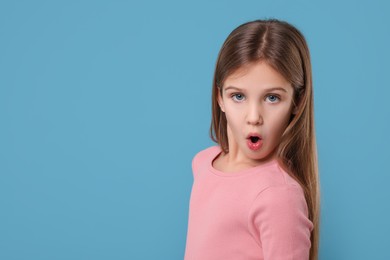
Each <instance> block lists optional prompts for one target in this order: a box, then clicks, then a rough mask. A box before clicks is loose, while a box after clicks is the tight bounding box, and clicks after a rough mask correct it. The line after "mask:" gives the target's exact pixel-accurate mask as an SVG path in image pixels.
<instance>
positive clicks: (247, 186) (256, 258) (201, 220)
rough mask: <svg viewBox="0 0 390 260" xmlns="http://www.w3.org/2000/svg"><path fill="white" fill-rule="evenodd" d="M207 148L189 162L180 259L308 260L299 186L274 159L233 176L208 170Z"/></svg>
mask: <svg viewBox="0 0 390 260" xmlns="http://www.w3.org/2000/svg"><path fill="white" fill-rule="evenodd" d="M220 152H221V148H220V147H219V146H211V147H208V148H206V149H204V150H202V151H200V152H198V153H197V154H196V155H195V156H194V158H193V160H192V171H193V177H194V182H193V185H192V190H191V197H190V203H189V216H188V230H187V241H186V248H185V256H184V259H185V260H241V259H242V260H262V259H265V260H305V259H309V250H310V246H311V243H310V233H311V230H312V229H313V223H312V222H311V221H310V220H309V219H308V217H307V216H308V209H307V205H306V201H305V197H304V194H303V190H302V188H301V187H300V185H299V184H298V183H297V182H296V181H295V180H294V179H293V178H292V177H291V176H289V175H288V174H287V173H286V172H285V171H284V170H283V169H282V168H281V167H279V165H278V162H277V161H276V160H273V161H270V162H268V163H266V164H263V165H259V166H256V167H252V168H249V169H245V170H242V171H239V172H222V171H219V170H217V169H215V168H214V167H213V166H212V161H213V160H214V159H215V158H216V157H217V155H218V154H219V153H220Z"/></svg>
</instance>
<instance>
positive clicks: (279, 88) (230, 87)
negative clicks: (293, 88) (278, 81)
mask: <svg viewBox="0 0 390 260" xmlns="http://www.w3.org/2000/svg"><path fill="white" fill-rule="evenodd" d="M228 89H236V90H239V91H244V90H243V89H240V88H237V87H234V86H228V87H227V88H225V91H226V90H228ZM271 90H281V91H284V92H286V93H287V90H286V89H285V88H282V87H273V88H267V89H265V90H264V91H271Z"/></svg>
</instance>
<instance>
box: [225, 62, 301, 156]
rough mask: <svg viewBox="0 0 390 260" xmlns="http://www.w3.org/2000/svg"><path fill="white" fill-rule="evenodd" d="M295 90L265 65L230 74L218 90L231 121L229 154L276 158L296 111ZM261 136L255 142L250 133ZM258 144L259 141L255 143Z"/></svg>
mask: <svg viewBox="0 0 390 260" xmlns="http://www.w3.org/2000/svg"><path fill="white" fill-rule="evenodd" d="M292 97H293V87H292V86H291V84H290V83H289V82H288V81H287V80H286V79H285V78H284V77H283V76H282V75H281V74H280V73H279V72H277V71H276V70H274V69H273V68H272V67H271V66H269V65H268V64H266V63H265V62H258V63H254V64H250V65H249V66H246V67H245V68H240V69H239V70H238V71H236V72H235V73H233V74H232V75H229V76H228V77H227V78H226V80H225V82H224V85H223V88H222V96H221V95H220V92H219V91H218V103H219V106H220V107H221V110H222V111H223V112H224V113H225V115H226V119H227V134H228V142H229V154H232V156H236V157H241V158H242V157H244V158H250V159H252V160H256V161H268V160H270V159H271V158H274V155H275V154H274V152H275V148H277V146H278V145H279V143H280V140H281V136H282V134H283V131H284V130H285V128H286V127H287V125H288V123H289V119H290V116H291V113H294V114H295V113H296V111H293V103H292ZM255 133H256V134H258V135H260V141H257V142H256V143H253V142H252V141H251V139H250V138H249V139H248V135H250V134H255ZM253 141H256V140H253Z"/></svg>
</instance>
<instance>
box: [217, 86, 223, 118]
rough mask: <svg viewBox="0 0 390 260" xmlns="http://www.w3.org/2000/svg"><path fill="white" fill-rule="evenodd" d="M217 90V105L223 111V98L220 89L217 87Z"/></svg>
mask: <svg viewBox="0 0 390 260" xmlns="http://www.w3.org/2000/svg"><path fill="white" fill-rule="evenodd" d="M217 90H218V105H219V107H220V108H221V110H222V112H224V113H225V106H224V104H223V99H222V97H221V89H220V88H217Z"/></svg>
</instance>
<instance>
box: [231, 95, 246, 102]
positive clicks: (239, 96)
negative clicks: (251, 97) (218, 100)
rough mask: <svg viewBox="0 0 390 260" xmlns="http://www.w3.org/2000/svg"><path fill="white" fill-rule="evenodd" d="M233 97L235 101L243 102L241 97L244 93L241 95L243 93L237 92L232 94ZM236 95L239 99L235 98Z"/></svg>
mask: <svg viewBox="0 0 390 260" xmlns="http://www.w3.org/2000/svg"><path fill="white" fill-rule="evenodd" d="M231 97H232V99H233V100H234V101H238V102H241V101H242V99H241V98H242V97H243V95H241V94H239V93H235V94H232V95H231ZM234 97H238V100H237V99H234Z"/></svg>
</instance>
